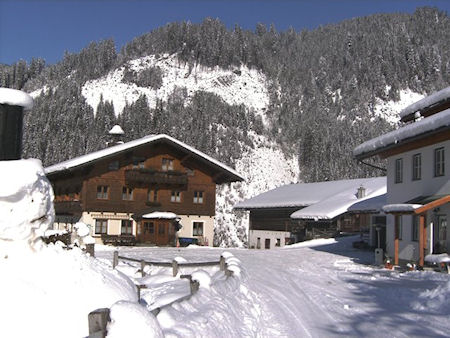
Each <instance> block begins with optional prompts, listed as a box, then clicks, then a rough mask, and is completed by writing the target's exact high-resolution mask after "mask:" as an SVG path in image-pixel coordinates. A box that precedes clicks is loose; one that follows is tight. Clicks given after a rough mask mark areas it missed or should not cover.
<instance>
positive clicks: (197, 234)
mask: <svg viewBox="0 0 450 338" xmlns="http://www.w3.org/2000/svg"><path fill="white" fill-rule="evenodd" d="M196 224H201V226H202V227H201V234H199V231H198V228H197V229H196V228H195V225H196ZM204 234H205V222H204V221H192V236H204Z"/></svg>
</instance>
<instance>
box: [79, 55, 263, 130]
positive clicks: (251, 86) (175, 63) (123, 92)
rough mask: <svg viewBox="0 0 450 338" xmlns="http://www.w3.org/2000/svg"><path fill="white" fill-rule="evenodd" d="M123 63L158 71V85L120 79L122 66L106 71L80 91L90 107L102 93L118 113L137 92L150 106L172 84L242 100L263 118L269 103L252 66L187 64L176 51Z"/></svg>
mask: <svg viewBox="0 0 450 338" xmlns="http://www.w3.org/2000/svg"><path fill="white" fill-rule="evenodd" d="M127 66H128V67H129V68H130V69H131V70H132V71H135V72H140V71H142V70H145V69H149V68H152V67H158V68H159V69H161V71H162V85H161V87H160V88H158V89H153V88H149V87H139V86H137V85H136V84H133V83H131V84H130V83H124V82H123V78H124V72H125V67H121V68H119V69H116V70H114V71H112V72H110V73H109V74H108V75H107V76H105V77H102V78H100V79H97V80H92V81H88V82H86V84H85V85H84V86H83V88H82V94H83V96H84V97H85V98H86V101H87V102H88V103H89V105H90V106H92V108H93V109H94V111H95V110H96V109H97V105H98V103H99V101H100V96H102V95H103V99H104V100H105V101H112V102H113V104H114V109H115V113H116V115H118V114H120V113H121V112H122V110H123V108H124V107H125V104H126V103H129V104H130V103H133V102H135V101H136V100H137V99H138V98H139V96H140V95H142V94H144V95H146V96H147V99H148V102H149V105H150V107H151V108H154V107H155V106H156V102H157V99H159V100H162V101H167V98H168V97H169V95H170V94H171V93H172V92H173V90H174V89H175V88H176V87H182V88H186V90H187V93H188V97H189V96H192V95H193V94H194V93H195V92H196V91H200V90H202V91H206V92H211V93H214V94H217V95H218V96H220V97H221V98H222V99H223V100H224V101H225V102H227V103H228V104H230V105H240V104H244V105H245V106H247V107H248V108H253V109H254V110H255V111H256V113H257V114H259V115H260V116H261V117H262V118H263V121H264V111H265V110H266V108H267V106H268V104H269V95H268V91H267V87H266V82H267V80H266V77H265V76H264V75H263V74H262V73H261V72H258V71H256V70H253V69H249V68H247V67H245V66H241V67H240V68H239V69H235V70H233V71H232V70H225V69H221V68H219V67H214V68H207V67H203V66H200V65H196V66H195V67H193V68H191V67H189V65H188V64H187V63H183V62H180V61H179V60H178V57H177V55H176V54H173V55H169V54H164V55H163V56H161V57H156V56H155V55H150V56H146V57H142V58H139V59H136V60H132V61H130V62H128V64H127Z"/></svg>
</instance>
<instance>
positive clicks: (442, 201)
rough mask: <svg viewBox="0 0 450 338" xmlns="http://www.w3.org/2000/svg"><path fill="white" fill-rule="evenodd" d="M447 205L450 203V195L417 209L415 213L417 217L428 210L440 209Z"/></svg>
mask: <svg viewBox="0 0 450 338" xmlns="http://www.w3.org/2000/svg"><path fill="white" fill-rule="evenodd" d="M447 203H450V195H447V196H444V197H442V198H440V199H438V200H436V201H433V202H430V203H428V204H425V205H423V206H421V207H420V208H417V209H416V210H414V213H415V214H416V215H420V214H423V213H425V212H427V211H428V210H431V209H434V208H437V207H440V206H441V205H444V204H447Z"/></svg>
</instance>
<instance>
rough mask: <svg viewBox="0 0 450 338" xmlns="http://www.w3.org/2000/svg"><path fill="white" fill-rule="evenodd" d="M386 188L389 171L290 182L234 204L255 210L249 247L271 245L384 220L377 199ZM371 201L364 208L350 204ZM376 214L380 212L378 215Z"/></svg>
mask: <svg viewBox="0 0 450 338" xmlns="http://www.w3.org/2000/svg"><path fill="white" fill-rule="evenodd" d="M385 193H386V177H375V178H360V179H349V180H338V181H327V182H315V183H297V184H288V185H284V186H281V187H278V188H276V189H273V190H270V191H267V192H264V193H262V194H260V195H257V196H255V197H253V198H250V199H248V200H244V201H242V202H240V203H238V204H236V205H235V206H234V209H237V210H239V209H241V210H248V211H249V212H250V217H249V219H250V224H249V247H250V248H257V249H262V248H264V249H272V248H275V247H278V246H284V245H285V244H287V243H288V242H298V241H302V240H305V239H311V238H318V237H329V236H332V235H334V234H335V233H336V232H338V231H344V232H354V231H360V229H362V228H364V229H369V228H370V226H371V225H375V223H376V222H378V223H379V224H378V225H381V226H382V225H384V223H385V221H384V216H383V215H380V209H379V208H377V207H376V206H375V207H374V205H375V204H376V203H375V204H374V203H370V201H374V200H375V199H376V198H379V197H380V196H384V195H385ZM362 201H366V202H367V203H366V204H365V205H364V206H361V207H360V208H353V210H350V207H352V206H354V205H356V204H357V203H360V202H362ZM374 215H376V216H378V218H374V217H373V216H374Z"/></svg>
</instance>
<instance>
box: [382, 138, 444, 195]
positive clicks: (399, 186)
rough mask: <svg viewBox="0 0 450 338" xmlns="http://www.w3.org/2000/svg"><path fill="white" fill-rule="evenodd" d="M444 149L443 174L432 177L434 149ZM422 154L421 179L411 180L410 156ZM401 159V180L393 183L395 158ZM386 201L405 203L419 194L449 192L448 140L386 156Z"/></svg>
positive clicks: (442, 193)
mask: <svg viewBox="0 0 450 338" xmlns="http://www.w3.org/2000/svg"><path fill="white" fill-rule="evenodd" d="M440 147H444V149H445V176H440V177H434V149H436V148H440ZM418 153H421V154H422V179H421V180H418V181H413V180H412V156H413V155H414V154H418ZM398 158H402V159H403V182H402V183H395V182H394V180H395V160H396V159H398ZM387 192H388V194H387V203H388V204H394V203H405V202H406V201H409V200H411V199H413V198H416V197H419V196H430V195H445V194H450V140H449V141H445V142H440V143H436V144H434V145H432V146H428V147H423V148H419V149H415V150H411V151H408V152H405V153H402V154H399V155H395V156H391V157H389V158H388V166H387Z"/></svg>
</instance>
